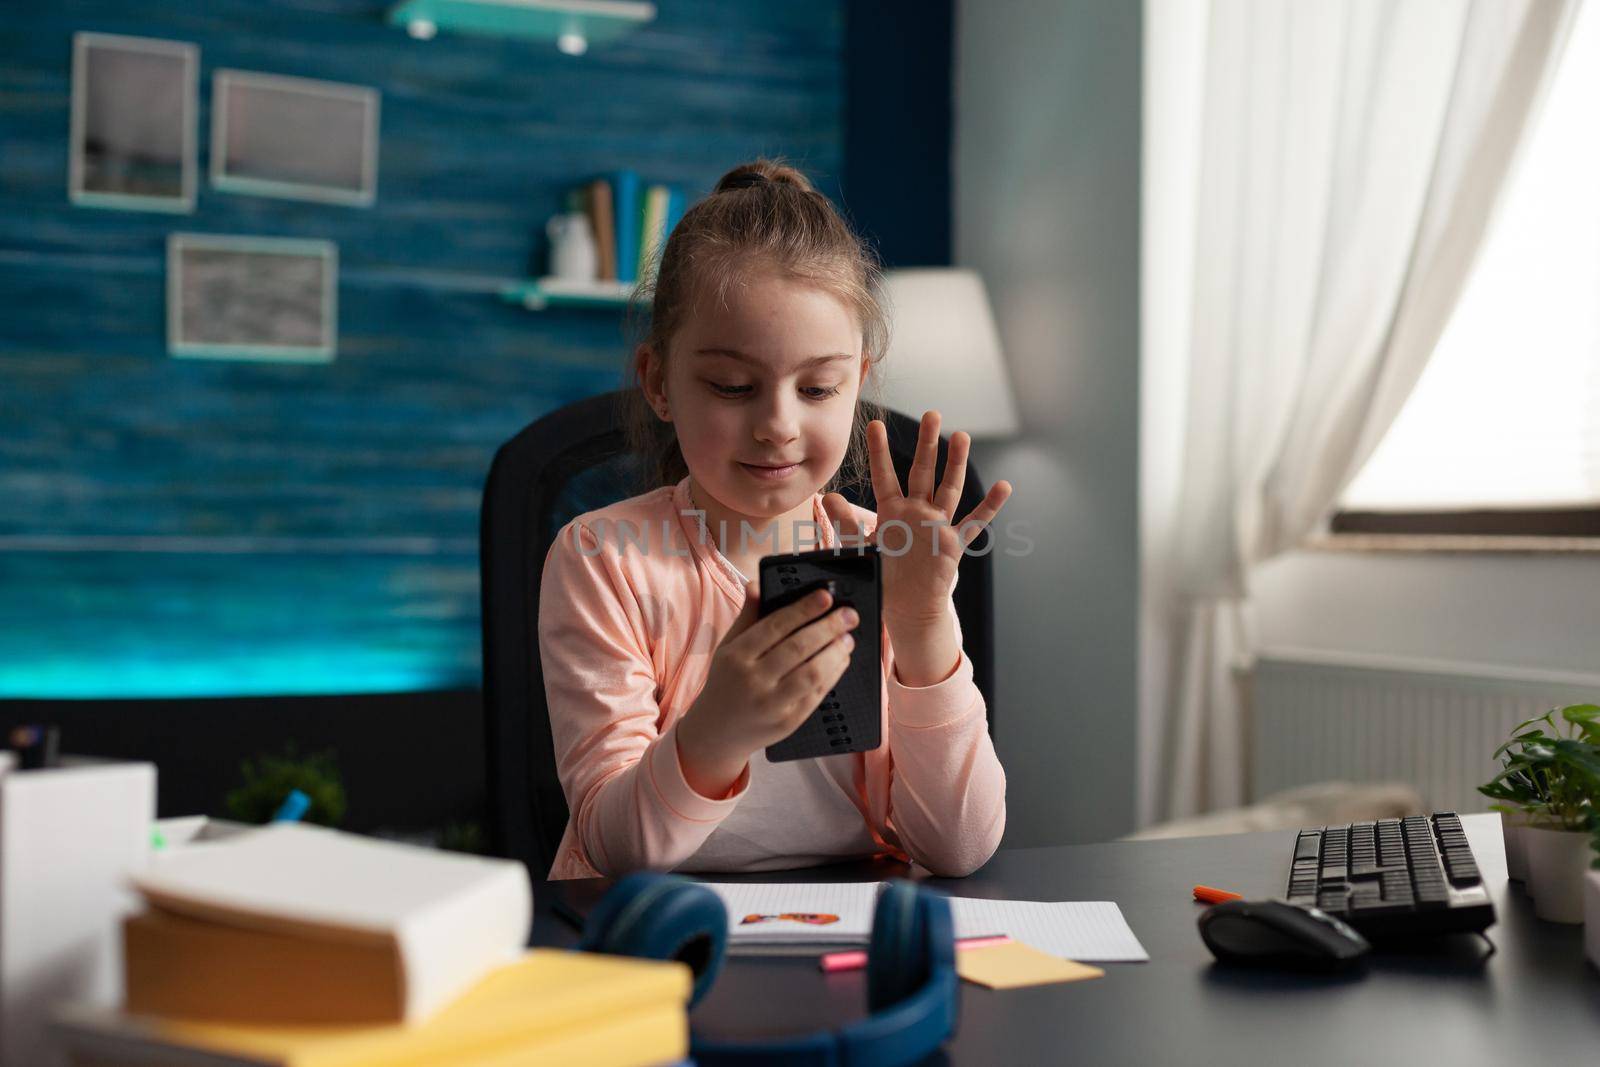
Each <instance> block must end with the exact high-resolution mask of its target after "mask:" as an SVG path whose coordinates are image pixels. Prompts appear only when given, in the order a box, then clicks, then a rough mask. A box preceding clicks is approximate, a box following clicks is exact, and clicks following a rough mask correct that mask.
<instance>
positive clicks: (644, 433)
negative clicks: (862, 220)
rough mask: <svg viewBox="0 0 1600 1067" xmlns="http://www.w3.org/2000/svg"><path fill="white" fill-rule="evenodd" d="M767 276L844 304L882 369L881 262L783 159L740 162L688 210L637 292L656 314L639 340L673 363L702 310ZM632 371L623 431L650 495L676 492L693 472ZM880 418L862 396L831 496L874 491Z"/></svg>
mask: <svg viewBox="0 0 1600 1067" xmlns="http://www.w3.org/2000/svg"><path fill="white" fill-rule="evenodd" d="M758 269H769V270H775V271H777V272H779V273H780V274H782V275H783V276H785V277H788V278H794V279H797V280H801V281H804V282H807V283H809V284H812V285H816V286H818V287H819V288H821V289H823V290H825V291H827V292H829V293H832V294H833V295H834V296H836V297H838V298H839V299H840V300H841V301H842V302H843V303H844V304H845V306H846V307H848V308H850V309H851V311H852V312H854V314H855V316H856V319H857V321H858V322H859V323H860V324H861V337H862V348H863V351H864V353H865V355H866V358H867V361H868V363H870V364H872V365H874V366H875V365H876V364H877V363H879V362H880V361H881V360H882V359H883V353H884V351H885V349H887V347H888V343H889V321H888V315H887V313H886V311H885V309H884V306H883V296H882V284H883V270H882V267H881V265H880V264H879V262H878V258H877V256H876V255H875V254H874V253H873V251H872V250H871V249H870V248H868V247H867V245H866V244H865V243H864V242H863V241H862V240H861V239H860V238H859V237H857V236H856V234H855V232H854V231H852V230H851V229H850V226H849V224H848V223H846V222H845V220H844V219H843V218H842V217H840V215H839V212H838V211H837V210H835V209H834V206H833V204H832V203H831V202H830V201H829V200H828V198H827V197H825V196H823V195H822V194H821V193H819V192H817V190H816V189H815V188H814V187H813V186H812V184H811V182H810V181H809V180H808V179H807V178H806V176H805V175H804V174H801V173H800V172H799V171H798V170H796V169H794V168H793V167H791V166H788V165H787V164H785V163H783V162H782V161H781V160H777V159H756V160H752V161H751V162H749V163H741V164H740V165H739V166H737V167H734V168H733V169H732V170H730V171H728V173H726V174H724V175H723V176H722V178H721V180H719V181H718V182H717V186H716V188H715V189H714V190H712V192H711V193H710V194H709V195H708V196H706V197H705V198H704V199H702V200H700V201H699V202H698V203H696V204H694V205H693V206H692V207H690V208H689V210H688V211H686V212H684V215H683V218H682V219H681V220H679V222H678V224H677V226H675V227H673V230H672V234H671V235H670V236H669V237H668V238H667V241H666V246H665V247H664V248H663V249H662V250H661V253H660V260H659V268H658V269H657V270H656V272H655V275H654V278H653V279H647V280H646V281H643V282H641V283H640V285H639V287H638V288H637V289H636V290H635V292H634V298H633V300H634V308H635V311H636V313H637V309H638V308H640V307H645V306H647V307H648V316H649V317H648V323H647V324H646V326H645V327H644V328H643V330H640V329H639V328H638V327H635V330H634V332H635V334H636V335H637V334H639V333H643V335H644V336H643V343H645V344H648V345H649V346H650V348H651V349H652V350H654V352H655V353H656V355H657V357H658V358H659V359H660V360H661V361H662V363H663V364H665V363H666V361H667V360H668V358H669V356H668V352H669V350H670V345H671V341H672V338H673V336H674V335H675V334H676V333H677V331H678V329H679V327H680V326H681V325H682V323H683V320H684V317H685V316H686V315H687V314H689V313H690V312H691V311H692V310H693V308H694V306H695V302H696V301H697V300H698V299H701V298H704V297H710V298H714V299H715V300H717V301H718V302H722V301H724V300H725V299H726V295H727V291H728V287H729V286H730V285H732V284H733V283H734V281H735V280H737V279H738V278H740V277H741V276H748V275H749V274H750V273H751V272H752V271H754V270H758ZM629 368H630V370H629V377H628V385H629V386H630V388H628V389H627V390H626V392H625V393H624V400H623V410H622V412H621V423H622V427H623V432H624V434H625V437H626V440H627V443H628V448H629V450H630V451H631V452H632V453H633V454H634V456H635V457H636V458H637V459H639V460H640V461H642V474H641V477H642V479H643V482H644V484H643V486H642V488H644V489H653V488H658V487H660V486H663V485H675V484H676V483H677V482H679V481H681V480H682V479H683V477H684V476H685V475H686V474H688V473H689V468H688V465H687V464H686V463H685V462H684V459H683V452H682V451H681V450H680V449H679V448H678V438H677V433H676V432H675V431H674V429H673V428H672V425H671V424H670V423H666V422H663V421H662V420H661V419H659V418H658V417H657V415H656V413H655V411H654V410H653V409H652V408H651V406H650V403H649V400H648V398H647V397H646V396H645V392H644V388H643V383H642V382H641V381H640V379H639V374H638V366H637V362H636V361H635V360H634V359H632V358H631V357H630V360H629ZM868 380H869V381H870V380H871V378H870V377H869V379H868ZM873 419H885V416H884V412H883V409H882V408H881V407H880V406H879V405H878V404H876V403H874V402H873V401H871V400H869V399H867V398H866V397H865V396H858V398H857V401H856V410H855V416H854V419H853V421H852V423H851V427H850V444H849V447H848V448H847V449H846V451H845V456H844V459H843V461H842V462H841V463H840V464H839V469H838V470H837V471H836V472H835V473H834V475H833V477H832V478H830V479H829V480H828V484H827V485H825V486H823V491H824V492H838V491H841V490H843V489H844V488H846V487H849V486H854V487H856V488H858V489H860V488H864V487H865V486H866V485H868V484H869V482H870V466H869V463H868V451H867V424H868V423H870V422H871V421H872V420H873ZM885 421H887V419H885Z"/></svg>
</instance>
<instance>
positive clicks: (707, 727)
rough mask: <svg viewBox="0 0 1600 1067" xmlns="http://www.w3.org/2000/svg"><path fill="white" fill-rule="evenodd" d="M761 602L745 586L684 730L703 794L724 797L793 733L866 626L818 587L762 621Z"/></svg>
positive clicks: (688, 774)
mask: <svg viewBox="0 0 1600 1067" xmlns="http://www.w3.org/2000/svg"><path fill="white" fill-rule="evenodd" d="M760 604H761V596H760V593H759V591H758V590H757V589H756V586H755V584H754V583H753V582H752V583H750V584H749V585H747V586H746V587H745V603H744V609H743V610H742V611H740V612H739V617H738V618H736V619H735V620H734V621H733V625H732V626H730V627H728V632H727V633H726V634H724V635H723V637H722V642H721V643H720V644H719V645H718V646H717V649H716V651H715V652H713V653H712V654H711V670H710V672H709V673H708V674H707V676H706V684H705V687H704V688H703V689H701V690H700V695H699V696H698V697H696V698H695V701H694V703H693V704H692V705H690V707H689V710H688V711H686V712H684V716H683V719H682V721H681V722H679V724H678V762H679V764H680V765H681V766H682V768H683V776H684V778H685V780H687V781H688V783H689V785H690V786H691V787H692V788H693V789H694V791H695V792H697V793H699V794H700V795H701V796H704V797H710V798H713V799H719V798H721V797H723V796H726V795H727V793H728V791H729V790H730V789H732V788H733V785H734V783H735V782H737V781H738V780H739V776H740V775H742V774H743V773H744V768H745V764H747V763H748V762H749V760H750V755H751V753H753V752H756V751H758V750H760V749H763V748H766V747H767V746H768V745H771V744H774V743H775V742H778V741H781V740H783V739H784V738H785V737H788V736H789V735H790V734H792V733H794V731H795V730H796V728H798V727H799V725H800V724H801V723H802V722H804V721H805V719H806V716H808V715H810V714H811V712H812V710H813V709H814V708H816V706H817V705H818V704H819V703H821V702H822V698H823V697H824V696H826V695H827V693H828V691H829V690H830V689H832V688H833V687H834V686H835V685H836V684H837V683H838V681H839V679H840V678H841V677H842V676H843V675H844V672H845V669H846V668H847V667H849V665H850V650H851V649H852V648H853V647H855V638H854V637H852V636H850V631H851V630H852V629H854V628H855V626H856V624H857V623H858V622H859V621H860V619H859V617H858V616H857V615H856V612H855V610H854V609H852V608H844V609H842V610H840V611H832V610H831V608H832V606H833V598H832V597H831V596H830V595H829V594H828V591H827V590H825V589H819V590H817V591H815V592H813V593H811V594H809V595H807V596H805V597H802V598H801V599H800V600H797V601H795V602H794V603H793V604H790V605H788V606H786V607H783V608H780V609H779V610H777V611H774V612H773V613H772V614H770V615H768V616H767V617H766V618H760V617H759V615H758V612H759V610H760Z"/></svg>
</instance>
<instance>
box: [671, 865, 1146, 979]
mask: <svg viewBox="0 0 1600 1067" xmlns="http://www.w3.org/2000/svg"><path fill="white" fill-rule="evenodd" d="M702 884H704V885H705V886H706V887H707V888H708V889H711V890H712V891H713V892H715V893H716V894H717V895H718V896H719V897H721V898H722V902H723V904H724V905H726V907H727V909H728V942H729V945H730V946H732V947H733V948H738V947H739V946H750V945H795V946H801V947H802V948H804V947H810V946H817V947H818V950H819V951H820V950H821V949H822V948H824V947H828V946H835V945H840V944H858V945H864V944H866V943H867V940H868V938H869V937H870V936H871V934H872V912H873V909H874V907H875V906H876V905H877V902H878V893H879V891H880V889H881V888H882V886H883V883H882V882H767V883H745V882H705V883H702ZM949 899H950V909H951V913H952V914H953V915H954V917H955V926H956V936H957V937H982V936H984V935H987V934H1008V935H1010V936H1011V937H1012V938H1013V939H1014V940H1017V941H1021V942H1023V943H1024V944H1028V945H1032V946H1033V947H1034V948H1036V949H1039V950H1040V951H1041V952H1048V953H1050V954H1051V955H1052V956H1060V957H1061V958H1063V959H1070V960H1079V961H1083V962H1094V963H1123V962H1141V963H1142V962H1144V961H1147V960H1149V958H1150V957H1149V955H1148V954H1147V953H1146V952H1145V950H1144V946H1143V945H1141V944H1140V943H1139V939H1138V938H1137V937H1135V936H1134V933H1133V930H1132V929H1131V928H1129V926H1128V923H1127V920H1125V919H1124V918H1123V917H1122V909H1121V908H1119V907H1117V905H1116V904H1115V903H1114V902H1113V901H1109V900H1092V901H1035V900H980V899H977V898H974V897H951V898H949ZM750 915H763V916H783V915H834V916H838V919H837V921H835V922H826V923H808V922H804V921H801V920H799V919H783V918H769V919H766V920H765V921H761V922H752V923H746V922H744V921H743V920H744V919H745V917H746V916H750Z"/></svg>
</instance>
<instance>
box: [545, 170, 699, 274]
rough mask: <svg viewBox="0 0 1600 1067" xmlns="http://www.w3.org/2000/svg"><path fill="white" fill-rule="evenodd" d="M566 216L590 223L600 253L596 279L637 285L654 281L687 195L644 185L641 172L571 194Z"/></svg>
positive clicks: (610, 178) (615, 176) (619, 173)
mask: <svg viewBox="0 0 1600 1067" xmlns="http://www.w3.org/2000/svg"><path fill="white" fill-rule="evenodd" d="M567 210H568V211H572V212H582V213H584V214H586V215H587V216H588V217H589V224H590V226H591V227H592V228H593V230H594V243H595V247H596V249H597V250H598V251H599V257H598V258H599V268H598V274H597V278H598V279H599V280H601V281H617V282H636V281H640V280H641V279H650V278H652V277H653V276H654V274H655V271H656V268H657V267H658V266H659V264H660V252H661V249H662V247H663V246H664V245H665V244H666V241H667V235H668V234H670V233H671V232H672V229H673V227H674V226H676V225H677V224H678V220H679V219H680V218H682V217H683V211H684V195H683V190H681V189H679V188H677V187H675V186H671V185H660V184H650V185H644V184H643V183H642V182H641V180H640V178H639V175H638V173H637V172H636V171H632V170H619V171H616V172H614V173H613V174H611V175H609V176H608V177H604V178H596V179H594V180H593V181H590V182H586V183H584V184H583V185H580V186H578V187H577V188H575V189H572V190H571V191H570V192H568V194H567Z"/></svg>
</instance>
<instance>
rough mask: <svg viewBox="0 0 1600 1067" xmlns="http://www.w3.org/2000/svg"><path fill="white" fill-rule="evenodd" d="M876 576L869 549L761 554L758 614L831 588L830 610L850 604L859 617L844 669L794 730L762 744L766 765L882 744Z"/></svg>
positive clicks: (877, 566) (876, 562)
mask: <svg viewBox="0 0 1600 1067" xmlns="http://www.w3.org/2000/svg"><path fill="white" fill-rule="evenodd" d="M882 573H883V570H882V561H881V560H880V559H879V557H878V549H877V548H876V547H874V546H872V545H863V546H859V547H855V548H839V549H832V548H823V549H817V550H816V551H812V552H795V553H790V554H788V555H777V556H764V557H762V560H761V565H760V577H761V614H762V616H766V615H769V614H771V613H772V612H774V611H776V610H778V609H779V608H782V607H784V606H785V605H787V604H792V603H794V602H795V601H796V600H799V599H800V598H801V597H803V596H805V595H806V594H808V593H810V592H812V591H813V590H815V589H816V588H817V587H818V586H822V585H828V584H830V583H831V584H832V586H833V590H834V594H833V605H834V606H833V607H831V608H829V609H828V610H829V612H830V613H831V612H833V611H837V610H838V609H839V608H840V607H843V606H845V605H849V606H850V607H853V608H855V609H856V612H857V613H858V614H859V615H860V616H861V621H860V623H858V624H857V625H856V628H855V629H854V630H852V631H851V633H853V634H854V635H855V639H856V644H855V647H854V648H852V649H851V650H850V666H848V667H846V668H845V671H844V674H843V675H842V676H840V678H839V682H838V684H837V685H835V686H834V687H833V688H832V689H831V690H829V691H828V695H827V696H825V697H823V698H822V703H820V704H818V705H817V706H816V708H815V709H814V710H813V711H812V712H811V714H810V715H809V716H807V718H806V720H805V721H804V722H802V723H801V724H800V726H799V727H798V728H797V729H796V730H795V732H794V733H792V734H790V735H789V736H788V737H786V738H784V739H783V740H782V741H779V742H777V743H776V744H772V745H768V746H767V760H768V761H769V762H771V763H782V762H783V761H785V760H797V759H809V758H811V757H813V756H840V755H844V754H845V753H849V752H866V751H869V750H871V749H874V748H877V747H878V746H879V745H881V744H882V743H883V729H882V725H883V648H882V643H883V642H882V639H881V634H882V628H881V626H880V625H879V618H880V612H881V609H882V607H883V583H882V581H881V577H882ZM822 617H823V616H818V618H822Z"/></svg>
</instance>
